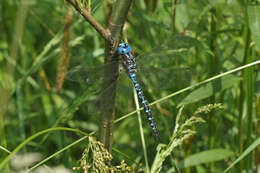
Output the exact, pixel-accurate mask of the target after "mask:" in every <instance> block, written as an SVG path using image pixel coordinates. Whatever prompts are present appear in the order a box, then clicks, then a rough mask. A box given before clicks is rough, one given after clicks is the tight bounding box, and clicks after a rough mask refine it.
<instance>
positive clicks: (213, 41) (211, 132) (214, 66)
mask: <svg viewBox="0 0 260 173" xmlns="http://www.w3.org/2000/svg"><path fill="white" fill-rule="evenodd" d="M210 12H211V21H210V34H211V38H210V51H211V52H212V55H211V59H210V76H214V75H216V74H217V71H218V62H217V57H216V42H217V41H216V40H217V35H216V32H217V28H216V27H217V23H216V7H212V9H211V10H210ZM215 101H216V98H215V96H214V95H213V96H211V98H210V102H211V103H215ZM215 126H216V118H215V111H214V110H213V111H212V112H211V115H210V116H209V122H208V127H209V149H213V148H214V146H215V134H216V127H215ZM209 171H210V172H214V163H213V162H212V163H210V164H209Z"/></svg>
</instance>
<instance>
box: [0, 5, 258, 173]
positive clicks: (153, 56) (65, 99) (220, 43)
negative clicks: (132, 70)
mask: <svg viewBox="0 0 260 173" xmlns="http://www.w3.org/2000/svg"><path fill="white" fill-rule="evenodd" d="M79 1H80V2H82V7H84V8H88V7H90V8H91V12H92V15H93V16H94V18H95V19H96V20H97V21H98V22H99V23H100V24H102V25H103V26H105V23H106V14H107V13H106V12H107V11H108V8H111V6H110V5H109V4H112V5H114V4H115V0H106V1H99V0H92V1H87V0H79ZM89 2H91V4H90V6H89V5H88V3H89ZM258 3H259V1H255V2H254V3H249V4H244V1H224V0H218V1H216V0H214V1H207V0H199V1H187V0H179V1H176V4H175V5H176V6H175V5H174V3H173V1H171V0H164V1H158V0H151V1H149V0H140V1H134V2H133V4H132V6H131V9H130V11H129V14H128V20H127V21H126V24H125V26H124V30H123V38H124V39H125V40H127V41H128V42H129V43H130V44H131V46H132V49H133V50H134V54H135V56H136V57H137V63H138V64H137V65H138V70H139V71H138V72H139V73H138V75H139V76H138V77H139V80H140V83H141V84H142V87H143V91H144V94H145V96H146V98H147V100H148V101H149V102H151V103H152V102H154V104H153V105H152V106H151V110H152V113H153V116H154V117H155V121H156V123H157V126H158V129H159V131H160V135H161V141H160V143H163V145H169V146H170V145H171V144H172V142H173V136H174V133H172V132H173V131H174V129H176V127H175V125H176V124H175V122H176V116H177V114H178V111H179V110H178V108H179V107H180V106H182V105H186V106H185V109H184V110H183V111H182V115H181V118H184V119H189V118H191V116H187V115H194V114H195V112H196V110H198V109H199V108H200V107H201V106H203V105H207V104H209V103H211V102H210V101H211V99H209V98H211V97H214V99H215V102H218V103H219V102H220V103H222V105H223V109H221V110H220V109H217V110H215V111H212V112H210V113H208V116H206V117H203V119H205V120H207V119H208V117H210V116H214V118H215V119H216V121H214V123H215V124H210V123H208V126H207V125H201V126H200V127H199V128H196V133H197V135H195V136H189V138H187V139H186V138H185V140H182V141H181V145H180V146H179V147H178V149H177V150H176V149H173V148H171V147H170V148H171V150H170V151H169V150H167V153H166V154H165V155H164V156H165V157H164V156H163V154H161V155H159V156H160V157H161V158H162V157H163V158H164V160H163V162H164V164H163V165H153V166H152V167H153V168H154V169H155V167H156V166H158V167H160V170H161V172H168V173H169V172H174V171H175V172H178V169H180V172H184V170H182V169H185V171H186V172H209V171H210V169H209V168H208V165H207V164H208V160H207V159H208V158H204V157H206V155H207V154H210V155H212V157H210V161H211V162H214V163H215V167H214V172H221V171H223V170H224V169H226V168H227V167H228V166H229V165H231V164H232V161H233V160H235V159H236V158H237V157H238V156H239V155H240V154H241V151H240V148H239V146H238V138H242V141H243V142H242V143H243V144H244V145H243V148H242V150H243V151H244V150H246V148H247V147H249V145H250V144H251V143H253V141H256V139H257V136H259V130H260V128H259V120H260V118H259V116H260V113H259V112H260V110H259V109H260V106H259V100H260V98H259V97H260V95H259V93H260V72H259V69H260V66H259V64H258V66H252V67H250V68H249V69H251V71H249V73H245V75H242V72H241V71H239V72H236V73H233V74H232V75H225V76H224V77H221V78H219V79H217V80H214V81H211V82H210V83H207V84H205V85H203V86H201V87H194V88H195V89H193V90H186V91H185V92H184V91H183V92H180V93H178V91H180V90H181V89H183V88H185V87H189V86H192V85H193V84H196V83H197V82H200V81H204V80H206V79H207V78H209V77H212V74H214V73H213V71H214V72H216V73H215V74H221V73H223V72H226V71H229V70H231V69H234V68H236V67H239V66H242V65H245V63H246V62H248V61H249V60H250V62H254V61H257V60H258V61H259V49H260V48H259V44H260V43H259V35H260V26H259V17H260V15H259V14H260V8H259V7H260V6H259V5H258ZM247 6H248V8H246V7H247ZM174 7H175V9H176V16H175V20H173V9H174ZM113 8H115V7H114V6H113ZM212 9H215V13H214V15H213V13H212ZM68 10H70V15H71V18H70V19H69V20H70V21H69V23H70V24H69V26H67V30H66V27H65V26H66V16H67V15H68ZM0 13H1V15H0V16H1V17H0V33H1V34H0V97H1V98H0V151H1V152H0V163H1V161H2V160H4V159H5V158H6V157H7V156H8V152H9V151H10V152H12V150H13V149H14V148H16V146H18V145H19V144H21V143H23V142H24V141H25V140H26V139H27V138H28V137H30V136H32V135H34V134H36V133H37V132H39V131H42V130H45V129H49V128H52V127H57V126H62V127H69V128H75V129H80V130H82V131H85V132H86V133H88V134H90V133H91V132H97V131H98V126H99V111H100V110H99V107H98V106H99V102H100V99H102V89H101V88H102V82H103V80H104V79H105V76H103V74H104V73H103V71H102V70H103V64H104V40H103V38H102V37H101V36H100V35H99V34H98V33H97V32H96V30H95V29H94V28H92V27H91V25H90V24H88V23H87V22H86V21H85V20H84V18H83V17H82V16H81V15H80V14H79V13H78V12H77V11H76V10H75V9H73V7H71V6H70V5H69V4H67V3H66V2H65V1H61V0H60V1H53V0H42V1H36V0H2V1H1V4H0ZM245 14H247V17H248V21H247V20H246V19H245ZM212 15H213V16H212ZM212 19H215V21H216V24H217V25H216V26H215V27H216V28H215V33H212V31H213V30H212V28H211V27H212V25H211V24H212V23H211V22H212ZM67 20H68V19H67ZM173 21H175V22H174V24H173ZM245 26H248V29H249V31H250V34H251V37H250V34H249V35H247V37H248V40H249V43H250V44H249V46H248V47H247V46H246V42H245V37H246V36H245V34H244V29H243V28H244V27H245ZM173 28H175V29H176V30H174V29H173ZM173 31H175V32H174V33H173ZM66 32H67V34H68V32H69V35H67V39H65V33H66ZM212 40H213V41H214V42H215V44H216V45H215V49H212V47H211V46H210V45H211V43H212V42H211V41H212ZM245 51H248V56H249V57H250V58H251V59H249V60H248V61H245V59H244V55H245V53H244V52H245ZM212 56H215V58H216V59H217V61H216V63H215V64H213V66H211V65H210V64H211V63H212V62H211V57H212ZM61 57H63V58H64V57H65V58H67V59H66V60H64V63H63V64H66V63H67V65H63V66H62V67H61V64H62V63H61V62H60V61H61V60H60V59H61ZM59 65H60V67H59ZM79 65H80V68H81V67H84V69H88V70H86V73H83V75H87V77H88V75H89V76H91V75H92V76H91V79H94V80H93V82H92V81H91V82H90V83H81V82H75V81H71V80H69V79H68V80H67V78H65V81H64V83H63V79H62V78H63V77H64V75H65V73H66V71H70V72H71V71H73V68H75V67H76V66H77V67H79ZM108 65H110V64H108ZM60 68H63V69H62V70H59V69H60ZM60 73H63V74H60ZM248 74H249V75H248ZM58 76H59V77H58ZM84 77H85V76H84ZM118 81H119V82H118V86H117V93H116V108H115V116H116V119H118V118H122V117H123V118H122V119H119V120H118V121H116V124H115V128H114V134H113V136H114V143H113V148H114V149H113V152H112V153H111V154H112V155H113V161H111V159H109V160H106V161H104V162H110V161H111V162H112V164H110V163H109V164H108V165H110V166H111V165H121V166H122V168H123V167H124V166H126V167H127V168H129V169H130V167H131V169H134V170H135V171H136V172H137V171H140V170H142V171H140V172H145V171H144V170H149V167H148V165H144V163H145V161H144V156H143V155H144V154H143V153H144V151H143V148H142V143H141V140H140V129H139V128H138V127H139V126H138V120H137V117H136V114H134V113H132V112H133V111H134V110H135V108H136V107H135V103H134V99H133V92H132V85H131V83H130V81H129V79H128V78H127V76H126V75H125V74H124V73H122V74H120V76H119V79H118ZM244 81H247V82H250V84H252V85H251V87H250V85H246V86H247V87H245V88H244V89H243V90H241V85H245V84H244V83H243V82H244ZM112 85H114V83H113V84H111V85H109V86H108V87H111V86H112ZM56 86H58V89H57V88H56ZM249 87H250V88H251V89H249ZM58 90H60V92H58ZM175 92H176V94H175V95H174V96H173V97H170V98H166V99H163V101H161V100H160V99H161V98H164V97H167V96H168V95H170V94H172V93H175ZM248 92H250V94H251V96H250V94H248ZM248 96H250V98H249V99H251V101H252V107H251V108H249V107H247V108H245V107H246V106H244V105H250V104H247V102H248V100H249V99H248V98H247V99H244V98H246V97H248ZM241 100H242V105H243V106H242V107H243V109H245V110H246V109H251V113H252V117H253V118H252V120H251V121H250V122H247V121H248V119H247V116H248V115H246V114H244V113H243V112H245V110H244V111H242V114H243V117H242V118H243V119H242V123H243V124H242V125H243V126H241V124H240V122H239V118H238V117H239V114H240V113H241V104H240V102H241ZM211 104H214V103H211ZM204 108H205V107H204ZM243 109H242V110H243ZM131 113H132V114H131ZM141 113H142V115H143V117H144V118H143V119H145V120H146V117H145V114H144V112H142V111H141ZM128 114H129V115H130V114H131V116H128ZM186 116H187V117H186ZM127 117H128V118H127ZM245 122H247V123H245ZM250 123H251V124H252V131H250V130H248V129H247V126H248V124H250ZM183 126H185V123H184V125H183ZM209 127H215V134H209V133H208V129H209ZM143 128H144V136H145V139H146V140H145V143H146V150H147V154H148V156H149V157H148V163H149V164H150V165H152V163H153V161H154V159H155V158H158V157H159V156H158V153H157V150H156V147H157V145H158V143H157V142H156V141H155V140H154V139H153V137H152V136H153V134H152V130H151V128H150V127H149V124H148V123H147V121H144V123H143ZM189 128H190V132H192V134H193V132H195V126H194V125H193V123H191V125H189ZM240 128H242V129H243V130H242V133H241V132H240ZM250 128H251V127H250ZM247 131H249V132H250V134H249V135H248V133H246V132H247ZM185 132H187V131H183V132H180V134H181V133H185ZM210 135H214V137H215V144H214V146H215V148H216V150H213V149H212V148H210V147H209V139H210V137H211V136H210ZM184 136H185V134H183V135H181V136H180V138H181V139H184ZM77 138H79V137H78V135H77V134H75V133H72V132H68V131H58V132H55V133H51V134H47V135H46V134H44V135H43V136H42V137H41V138H37V139H34V140H31V141H29V142H28V144H27V145H24V146H23V149H21V150H20V151H19V152H20V153H23V154H26V153H31V152H37V153H41V156H45V157H47V156H49V155H52V154H53V153H55V152H57V151H60V150H62V149H63V148H64V147H66V146H68V145H70V144H71V143H73V142H74V141H76V139H77ZM95 142H96V143H95V145H96V147H98V148H99V149H102V145H100V144H99V143H98V142H97V141H95ZM86 143H87V144H86ZM93 144H94V143H93V141H92V143H91V142H85V143H83V142H82V143H77V145H76V144H75V146H74V147H70V148H68V149H67V150H66V152H61V153H59V154H56V155H55V157H54V156H53V157H52V158H51V160H49V161H48V162H47V163H45V164H47V165H49V166H57V165H64V166H65V167H66V168H69V169H71V170H72V167H74V166H76V165H77V163H78V162H77V160H79V159H80V158H81V155H82V153H83V156H84V154H85V156H86V155H87V154H90V156H91V154H92V156H93V154H95V152H96V151H95V150H93V151H91V153H86V150H87V149H90V148H89V147H90V146H94V145H93ZM159 146H161V145H159ZM169 146H168V147H169ZM161 147H162V146H161ZM163 149H165V150H164V151H166V148H165V146H164V147H162V148H161V149H160V151H158V152H162V151H163ZM253 149H254V150H253ZM253 149H252V148H251V150H250V151H253V154H254V155H250V158H251V160H250V162H251V163H252V164H251V165H254V166H253V167H251V166H250V167H247V165H246V164H245V165H242V169H249V168H251V169H257V165H258V167H259V165H260V158H259V146H258V148H257V145H256V146H254V148H253ZM62 151H63V150H62ZM84 151H85V152H84ZM203 152H206V154H205V153H203ZM219 152H223V155H224V156H225V157H224V156H223V155H222V156H223V157H218V156H219V155H218V154H219ZM96 153H98V152H96ZM232 153H235V154H232ZM101 154H102V153H101ZM107 154H109V153H107ZM247 154H249V152H248V153H247ZM110 156H111V155H109V157H110ZM166 156H167V159H166ZM214 156H216V157H214ZM28 157H29V156H28ZM111 157H112V156H111ZM200 157H203V158H204V159H202V161H198V160H197V161H196V158H197V159H198V158H200ZM82 158H83V157H82ZM99 158H100V159H101V158H102V157H99ZM194 158H195V159H194ZM84 159H85V160H87V161H90V160H88V158H86V157H85V158H84ZM92 159H93V158H92ZM122 160H125V162H126V163H127V164H126V163H124V162H122ZM241 160H242V159H241ZM81 161H82V160H81ZM91 161H92V162H88V166H89V164H90V163H93V160H91ZM94 161H95V160H94ZM191 162H192V163H191ZM127 165H130V166H129V167H128V166H127ZM26 166H28V165H26ZM94 166H95V165H90V167H92V168H94ZM240 166H241V165H240ZM14 167H15V166H11V167H8V166H7V167H5V168H4V169H3V171H6V172H11V171H12V169H13V168H14ZM174 167H175V168H176V169H174ZM177 167H178V168H177ZM112 168H113V169H116V167H112V166H111V170H112ZM120 168H121V167H120ZM145 168H146V169H145ZM156 168H157V167H156ZM240 168H241V167H240ZM258 169H259V168H258ZM118 170H119V168H118ZM239 170H241V169H239V168H238V167H235V168H233V172H238V171H239ZM0 171H1V170H0ZM120 171H122V170H120ZM120 171H119V172H120ZM211 171H212V170H211ZM101 172H102V171H101Z"/></svg>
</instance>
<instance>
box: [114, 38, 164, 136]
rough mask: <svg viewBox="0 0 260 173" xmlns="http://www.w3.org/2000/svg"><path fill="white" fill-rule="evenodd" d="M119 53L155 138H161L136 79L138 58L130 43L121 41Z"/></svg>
mask: <svg viewBox="0 0 260 173" xmlns="http://www.w3.org/2000/svg"><path fill="white" fill-rule="evenodd" d="M118 53H120V54H121V57H122V62H123V66H124V68H125V70H126V73H127V75H128V77H129V78H130V79H131V81H132V83H133V85H134V87H135V90H136V92H137V95H138V98H139V101H140V102H141V103H142V105H143V108H144V111H145V113H146V115H147V118H148V121H149V124H150V126H151V127H152V129H153V132H154V135H155V138H156V139H157V140H159V138H160V135H159V131H158V129H157V127H156V124H155V122H154V119H153V116H152V112H151V110H150V107H149V105H148V102H147V100H146V99H145V97H144V94H143V91H142V89H141V87H140V85H139V83H138V82H137V81H136V60H135V58H134V57H133V55H132V53H131V47H130V45H128V44H127V43H120V44H119V46H118Z"/></svg>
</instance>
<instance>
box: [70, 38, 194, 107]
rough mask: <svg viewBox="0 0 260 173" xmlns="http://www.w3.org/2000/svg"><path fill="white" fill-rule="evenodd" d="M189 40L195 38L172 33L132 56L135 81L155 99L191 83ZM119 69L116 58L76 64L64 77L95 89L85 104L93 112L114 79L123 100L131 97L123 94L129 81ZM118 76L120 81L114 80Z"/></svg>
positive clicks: (192, 71) (113, 82)
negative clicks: (95, 64)
mask: <svg viewBox="0 0 260 173" xmlns="http://www.w3.org/2000/svg"><path fill="white" fill-rule="evenodd" d="M192 42H196V40H194V39H192V38H190V37H186V36H183V35H181V36H175V37H173V38H170V39H169V40H167V41H166V42H165V43H164V44H162V45H161V46H159V47H157V48H155V49H153V50H152V51H150V52H148V53H143V54H141V55H139V56H137V57H136V60H137V81H138V82H139V83H140V85H141V87H142V88H143V91H144V92H149V93H152V94H153V95H155V97H157V98H158V97H160V96H161V94H162V93H164V94H165V92H167V93H169V92H174V91H176V90H178V89H180V88H184V87H185V86H187V85H188V84H190V83H191V82H192V73H194V70H192V69H191V68H188V67H187V64H188V63H187V62H188V61H189V60H188V59H187V58H186V57H187V55H188V54H189V52H190V49H191V48H192V47H194V43H192ZM196 44H197V43H196ZM121 71H122V70H120V68H119V62H118V61H115V62H113V63H109V64H106V65H104V66H98V67H94V68H88V67H86V66H78V67H75V68H72V69H71V70H70V71H69V72H68V74H67V76H66V79H68V80H70V81H75V82H79V83H81V84H82V85H84V87H86V88H92V91H95V93H96V97H94V99H92V100H91V101H90V103H91V104H90V105H91V106H90V105H89V107H92V110H93V111H94V110H100V102H101V101H102V99H103V98H104V96H103V94H102V93H105V92H106V91H107V90H109V89H110V88H111V87H114V86H115V82H116V81H117V85H118V89H117V90H118V91H119V92H118V93H120V95H121V94H122V95H124V94H126V97H123V98H124V99H126V98H130V99H131V98H132V97H129V94H127V93H130V94H132V85H131V81H130V79H129V78H128V77H127V76H126V75H125V72H123V73H121ZM110 74H113V76H110ZM119 74H120V75H119ZM118 78H119V79H120V80H117V79H118ZM129 90H131V91H130V92H129ZM114 91H115V90H114ZM159 95H160V96H159ZM112 99H113V98H111V103H112ZM153 99H154V98H153ZM90 112H92V111H90ZM95 112H96V111H95Z"/></svg>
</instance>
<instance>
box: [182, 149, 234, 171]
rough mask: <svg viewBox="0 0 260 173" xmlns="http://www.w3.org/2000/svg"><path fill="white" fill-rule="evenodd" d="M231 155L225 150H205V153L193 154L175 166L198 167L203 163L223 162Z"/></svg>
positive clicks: (231, 153)
mask: <svg viewBox="0 0 260 173" xmlns="http://www.w3.org/2000/svg"><path fill="white" fill-rule="evenodd" d="M232 155H234V153H233V152H232V151H230V150H226V149H221V148H219V149H212V150H207V151H203V152H200V153H196V154H193V155H191V156H190V157H187V158H186V159H184V160H183V161H181V162H180V163H179V164H178V165H177V167H179V168H186V167H190V166H195V165H200V164H203V163H210V162H215V161H219V160H223V159H225V158H227V157H230V156H232Z"/></svg>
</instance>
